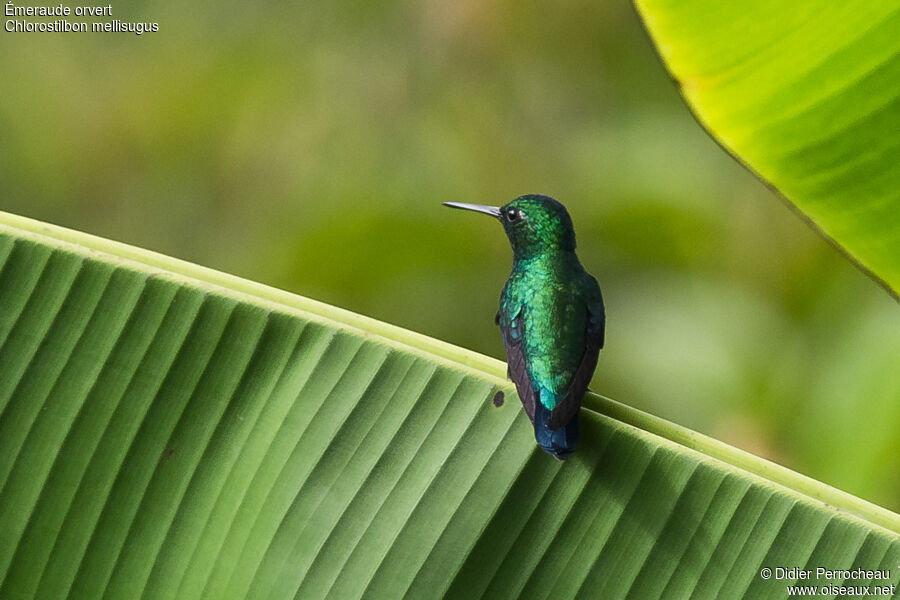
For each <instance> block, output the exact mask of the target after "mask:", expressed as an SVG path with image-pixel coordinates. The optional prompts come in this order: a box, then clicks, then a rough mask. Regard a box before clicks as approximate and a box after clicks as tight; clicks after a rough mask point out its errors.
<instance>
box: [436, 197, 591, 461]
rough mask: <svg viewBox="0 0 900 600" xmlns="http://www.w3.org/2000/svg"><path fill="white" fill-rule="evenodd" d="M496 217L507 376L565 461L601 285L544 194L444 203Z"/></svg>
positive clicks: (565, 219)
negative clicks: (500, 201)
mask: <svg viewBox="0 0 900 600" xmlns="http://www.w3.org/2000/svg"><path fill="white" fill-rule="evenodd" d="M444 205H445V206H449V207H451V208H461V209H465V210H473V211H476V212H480V213H485V214H488V215H491V216H492V217H495V218H497V219H499V220H500V222H501V223H502V224H503V229H504V231H506V237H508V238H509V242H510V244H511V245H512V250H513V267H512V273H511V274H510V276H509V279H508V280H507V281H506V285H504V286H503V292H502V293H501V294H500V310H499V311H498V312H497V316H496V318H495V322H496V324H497V325H499V326H500V333H501V334H502V336H503V345H504V346H505V347H506V362H507V373H508V375H509V378H510V379H511V380H512V381H513V382H515V384H516V390H517V391H518V392H519V399H520V400H521V401H522V406H524V407H525V412H526V413H527V414H528V418H529V419H531V423H532V424H533V425H534V437H535V440H536V441H537V443H538V445H539V446H540V447H541V449H543V450H544V451H545V452H548V453H550V454H552V455H553V456H555V457H556V458H558V459H560V460H565V459H566V458H568V456H569V455H570V454H572V452H573V451H574V450H575V446H576V445H577V444H578V409H579V408H580V406H581V401H582V398H583V397H584V393H585V391H587V386H588V383H589V382H590V380H591V375H593V373H594V367H596V366H597V356H598V354H599V353H600V348H602V347H603V337H604V331H605V327H606V314H605V312H604V309H603V296H602V295H601V294H600V286H599V285H597V280H596V279H594V278H593V277H592V276H591V275H590V274H589V273H588V272H587V271H585V270H584V267H582V266H581V262H579V260H578V257H577V256H576V255H575V230H574V229H573V227H572V219H571V218H570V217H569V213H568V212H567V211H566V208H565V207H564V206H563V205H562V204H560V203H559V202H557V201H556V200H554V199H553V198H550V197H549V196H541V195H537V194H531V195H527V196H520V197H518V198H516V199H515V200H513V201H512V202H510V203H508V204H504V205H503V206H500V207H497V206H484V205H481V204H466V203H462V202H444Z"/></svg>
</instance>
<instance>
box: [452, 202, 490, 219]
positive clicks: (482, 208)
mask: <svg viewBox="0 0 900 600" xmlns="http://www.w3.org/2000/svg"><path fill="white" fill-rule="evenodd" d="M444 206H449V207H450V208H461V209H463V210H474V211H475V212H480V213H484V214H486V215H491V216H492V217H496V218H498V219H499V218H500V207H499V206H486V205H484V204H467V203H465V202H444Z"/></svg>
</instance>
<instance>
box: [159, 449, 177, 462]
mask: <svg viewBox="0 0 900 600" xmlns="http://www.w3.org/2000/svg"><path fill="white" fill-rule="evenodd" d="M173 454H175V448H166V449H165V450H163V457H162V458H163V461H168V460H171V458H172V455H173Z"/></svg>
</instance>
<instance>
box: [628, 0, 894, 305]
mask: <svg viewBox="0 0 900 600" xmlns="http://www.w3.org/2000/svg"><path fill="white" fill-rule="evenodd" d="M635 4H636V6H637V8H638V12H639V13H640V15H641V17H642V19H643V20H644V23H645V24H646V26H647V29H648V31H649V32H650V35H651V37H652V38H653V41H654V42H655V43H656V47H657V49H658V50H659V53H660V55H661V56H662V59H663V61H664V62H665V64H666V66H667V67H668V69H669V71H670V72H671V73H672V75H673V76H674V78H675V79H676V80H677V81H678V83H679V85H680V86H681V91H682V94H683V95H684V97H685V99H686V100H687V103H688V104H689V105H690V107H691V109H692V110H693V111H694V114H695V115H696V116H697V118H698V120H699V121H700V122H701V123H702V124H703V125H704V126H705V127H706V128H707V129H708V130H709V132H710V133H711V134H712V135H713V136H714V137H715V138H716V139H718V140H719V142H721V144H722V145H723V146H724V147H725V148H726V149H727V150H728V151H729V152H731V153H732V154H734V155H735V156H736V157H738V158H739V159H740V160H741V161H743V162H744V163H745V164H747V165H748V166H749V167H750V168H751V169H753V170H754V171H756V172H757V173H758V174H759V175H760V176H761V177H763V178H764V179H765V180H767V181H769V182H771V184H772V185H774V186H775V187H776V188H777V189H778V191H780V192H781V193H782V194H783V195H784V196H785V197H786V198H787V199H788V200H789V201H790V202H792V203H793V204H794V205H795V206H796V207H797V208H798V209H799V210H800V211H802V213H803V214H805V215H806V216H807V217H808V218H809V219H810V220H811V221H812V223H813V224H814V225H815V226H817V227H818V228H820V229H821V231H823V232H824V233H825V234H826V235H827V236H828V237H830V238H831V239H833V240H834V241H835V242H836V243H837V244H839V246H840V247H842V248H843V249H844V250H845V252H846V253H847V254H848V255H849V256H850V257H851V258H853V259H855V260H856V261H858V264H860V265H861V266H862V267H863V268H864V269H865V270H868V271H869V272H870V273H871V274H873V275H874V276H875V277H876V278H880V279H881V280H882V283H883V284H884V285H885V287H886V288H887V289H888V290H889V291H892V293H893V294H894V295H895V296H896V295H897V292H898V290H900V168H898V164H900V159H898V157H900V136H898V135H897V132H898V131H900V35H898V33H897V32H900V8H898V5H897V2H896V1H895V0H865V1H857V2H828V1H826V0H798V1H797V2H773V1H766V2H716V1H714V0H635Z"/></svg>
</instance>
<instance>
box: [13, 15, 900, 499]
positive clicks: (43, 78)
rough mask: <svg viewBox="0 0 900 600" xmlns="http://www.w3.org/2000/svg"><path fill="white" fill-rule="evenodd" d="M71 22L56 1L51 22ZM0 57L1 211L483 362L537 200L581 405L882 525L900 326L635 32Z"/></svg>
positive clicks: (565, 29)
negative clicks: (734, 461)
mask: <svg viewBox="0 0 900 600" xmlns="http://www.w3.org/2000/svg"><path fill="white" fill-rule="evenodd" d="M70 5H71V6H74V5H75V4H70ZM113 18H116V19H120V20H122V21H155V22H158V23H159V32H157V33H148V34H144V35H142V36H136V35H134V34H132V33H103V34H90V33H81V34H76V33H68V34H65V33H60V34H47V33H7V32H3V31H0V53H2V54H0V56H2V61H0V82H2V83H0V86H2V93H0V177H2V181H3V196H2V198H3V200H2V205H0V209H2V210H6V211H10V212H15V213H19V214H23V215H27V216H30V217H34V218H37V219H42V220H46V221H50V222H52V223H57V224H60V225H64V226H67V227H71V228H75V229H80V230H83V231H87V232H90V233H94V234H97V235H100V236H104V237H109V238H112V239H115V240H120V241H124V242H128V243H131V244H134V245H137V246H142V247H145V248H149V249H152V250H156V251H159V252H162V253H165V254H169V255H173V256H176V257H179V258H182V259H186V260H189V261H193V262H197V263H200V264H203V265H207V266H210V267H213V268H216V269H221V270H224V271H227V272H230V273H235V274H238V275H241V276H244V277H248V278H252V279H255V280H258V281H262V282H264V283H268V284H271V285H274V286H277V287H280V288H284V289H287V290H291V291H294V292H297V293H299V294H302V295H306V296H310V297H312V298H316V299H318V300H322V301H325V302H328V303H331V304H335V305H338V306H341V307H345V308H348V309H351V310H353V311H357V312H360V313H364V314H366V315H370V316H372V317H375V318H378V319H382V320H385V321H389V322H392V323H395V324H398V325H401V326H403V327H407V328H410V329H414V330H417V331H420V332H423V333H426V334H428V335H432V336H435V337H438V338H441V339H444V340H447V341H450V342H452V343H455V344H459V345H461V346H465V347H468V348H471V349H474V350H477V351H479V352H483V353H486V354H489V355H491V356H495V357H497V358H502V357H503V348H502V344H501V341H500V336H499V333H498V332H497V330H496V328H495V327H494V324H493V316H494V312H495V311H496V306H497V300H498V297H499V293H500V288H501V286H502V284H503V281H504V279H505V277H506V275H507V274H508V271H509V267H510V260H511V256H510V251H509V248H508V245H507V241H506V239H505V237H504V236H503V234H502V231H501V229H500V227H499V226H498V225H497V224H496V223H495V222H492V221H491V220H490V219H487V218H479V217H478V216H476V215H473V214H465V213H460V212H455V211H450V210H449V209H446V208H443V207H441V202H444V201H464V202H478V203H491V204H502V203H504V202H506V201H508V200H510V199H512V198H513V197H515V196H517V195H520V194H524V193H545V194H549V195H552V196H554V197H556V198H558V199H560V200H561V201H563V202H564V203H565V204H566V205H567V206H568V207H569V210H570V212H571V213H572V216H573V219H574V222H575V226H576V231H577V234H578V241H579V253H580V256H581V258H582V261H583V262H584V264H585V265H586V267H587V268H588V269H589V270H590V271H591V272H592V273H594V274H595V275H596V276H597V279H598V280H599V281H600V283H601V286H602V287H603V291H604V296H605V298H606V304H607V314H608V329H607V346H606V349H605V350H604V351H603V353H602V355H601V360H600V366H599V368H598V371H597V374H596V376H595V378H594V382H593V386H592V387H593V388H594V389H595V390H597V391H598V392H600V393H602V394H604V395H607V396H610V397H612V398H615V399H617V400H619V401H622V402H625V403H627V404H631V405H633V406H636V407H638V408H641V409H644V410H647V411H650V412H652V413H654V414H657V415H659V416H662V417H664V418H666V419H669V420H672V421H675V422H677V423H680V424H682V425H685V426H687V427H690V428H693V429H696V430H699V431H702V432H704V433H707V434H710V435H712V436H714V437H717V438H719V439H722V440H724V441H726V442H729V443H731V444H734V445H737V446H739V447H742V448H745V449H747V450H749V451H751V452H754V453H756V454H759V455H762V456H764V457H767V458H771V459H773V460H775V461H777V462H779V463H782V464H785V465H787V466H789V467H791V468H794V469H796V470H798V471H800V472H802V473H805V474H807V475H810V476H812V477H815V478H817V479H821V480H823V481H825V482H827V483H830V484H832V485H835V486H837V487H840V488H842V489H845V490H847V491H849V492H852V493H854V494H857V495H861V496H862V497H864V498H866V499H869V500H872V501H874V502H877V503H879V504H882V505H884V506H886V507H888V508H891V509H893V510H895V511H896V510H900V478H898V473H900V436H898V432H900V368H898V367H900V310H898V307H897V304H896V303H895V302H894V300H892V299H891V298H890V297H889V296H888V294H887V293H885V291H884V290H883V289H881V288H879V287H878V286H877V285H876V284H875V283H874V282H872V281H871V280H869V279H867V278H866V277H865V276H864V275H863V274H862V273H860V272H859V271H857V270H856V269H855V268H854V267H853V266H852V265H851V264H850V263H849V262H848V261H847V260H846V259H844V257H843V256H841V255H840V253H839V252H838V251H836V250H835V249H834V248H832V247H831V246H830V245H829V244H828V243H826V242H825V241H824V240H823V239H821V238H820V237H819V236H818V235H817V234H816V233H814V232H813V231H812V230H811V229H810V228H809V227H808V226H807V225H806V224H804V223H803V221H802V220H801V219H800V218H798V217H797V215H795V214H793V213H792V211H791V210H790V209H789V208H788V207H787V206H786V205H785V204H784V203H783V202H782V201H781V200H779V199H778V198H777V197H776V196H775V195H774V194H773V193H772V192H770V191H769V190H768V189H767V188H766V187H765V185H764V184H762V183H761V182H759V181H757V180H756V179H755V178H754V177H753V176H752V175H750V174H749V173H748V172H747V171H746V170H744V169H743V168H742V167H741V166H740V165H738V164H737V163H736V162H735V161H734V160H733V159H731V158H730V157H729V156H728V155H726V154H725V153H724V152H723V151H722V150H721V149H720V148H719V147H718V146H717V145H716V143H715V142H714V141H713V140H712V139H710V138H709V137H708V136H707V135H706V133H704V132H703V131H702V129H701V128H700V127H699V126H698V125H697V123H696V122H695V121H694V120H693V118H692V117H691V115H690V114H689V112H688V110H687V109H686V107H685V105H684V103H683V102H682V100H681V98H680V97H679V96H678V94H677V91H676V89H675V86H674V85H673V84H672V82H671V81H670V80H669V78H668V76H667V74H666V72H665V70H664V69H663V67H662V66H661V64H660V63H659V61H658V60H657V58H656V56H655V54H654V52H653V49H652V47H651V44H650V42H649V40H648V39H647V37H646V35H645V34H644V32H643V30H642V28H641V25H640V22H639V20H638V18H637V16H636V14H635V12H634V10H633V8H632V6H631V5H630V4H629V3H628V2H626V1H624V0H605V1H603V2H601V3H595V2H576V1H573V0H568V1H563V2H555V3H549V2H537V3H516V2H511V1H506V2H494V3H485V2H479V1H475V0H461V1H457V2H452V3H448V2H437V1H434V0H428V1H425V2H384V3H379V4H377V5H376V4H369V3H365V2H358V1H357V2H354V1H348V0H339V1H332V2H327V3H326V2H316V3H302V4H300V3H298V4H292V3H253V4H251V3H246V2H217V3H211V2H209V3H206V2H201V3H196V4H193V5H190V6H189V5H185V4H183V3H175V2H166V3H159V2H156V3H154V2H146V3H135V2H128V3H125V2H120V3H116V4H113Z"/></svg>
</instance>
